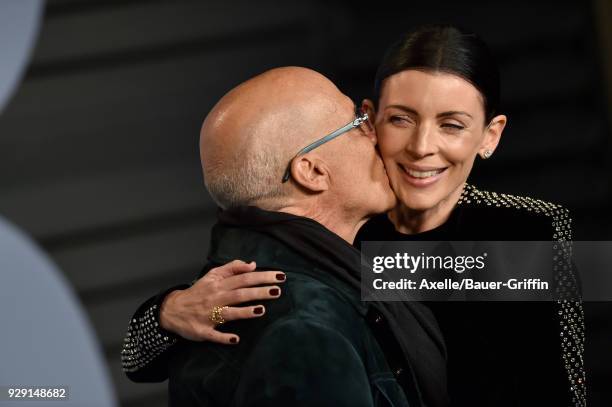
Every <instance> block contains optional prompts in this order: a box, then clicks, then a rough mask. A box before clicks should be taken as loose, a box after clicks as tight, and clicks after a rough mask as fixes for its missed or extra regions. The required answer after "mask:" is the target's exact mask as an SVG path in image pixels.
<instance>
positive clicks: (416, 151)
mask: <svg viewBox="0 0 612 407" xmlns="http://www.w3.org/2000/svg"><path fill="white" fill-rule="evenodd" d="M435 150H436V134H435V130H434V128H433V126H432V125H430V124H427V123H421V124H420V125H419V126H418V127H417V128H416V129H415V131H414V133H413V134H412V135H411V137H410V139H409V141H408V143H407V144H406V151H407V152H408V153H409V154H410V155H412V156H413V158H415V159H418V158H422V157H426V156H428V155H432V154H434V153H435Z"/></svg>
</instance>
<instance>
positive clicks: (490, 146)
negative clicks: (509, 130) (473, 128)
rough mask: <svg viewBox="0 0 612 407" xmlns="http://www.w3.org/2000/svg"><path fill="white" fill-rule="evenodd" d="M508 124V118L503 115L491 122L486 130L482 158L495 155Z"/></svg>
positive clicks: (481, 149)
mask: <svg viewBox="0 0 612 407" xmlns="http://www.w3.org/2000/svg"><path fill="white" fill-rule="evenodd" d="M507 122H508V118H507V117H506V116H505V115H503V114H500V115H498V116H495V117H494V118H493V119H492V120H491V121H490V122H489V125H488V126H487V127H486V128H485V137H484V140H483V142H482V145H481V146H480V151H479V154H480V156H481V157H482V158H489V157H490V156H491V155H492V154H493V152H494V151H495V149H496V148H497V145H498V144H499V140H500V139H501V136H502V133H503V132H504V128H505V127H506V123H507Z"/></svg>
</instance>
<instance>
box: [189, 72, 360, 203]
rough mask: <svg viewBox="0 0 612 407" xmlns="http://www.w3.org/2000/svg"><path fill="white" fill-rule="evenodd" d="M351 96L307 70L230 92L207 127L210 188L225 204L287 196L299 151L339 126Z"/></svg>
mask: <svg viewBox="0 0 612 407" xmlns="http://www.w3.org/2000/svg"><path fill="white" fill-rule="evenodd" d="M347 103H349V104H350V102H348V98H347V97H346V96H345V95H343V94H342V93H341V92H340V91H339V90H338V88H337V87H336V86H335V85H334V84H333V83H332V82H331V81H330V80H329V79H327V78H326V77H324V76H323V75H321V74H319V73H317V72H315V71H312V70H310V69H306V68H298V67H285V68H277V69H272V70H270V71H267V72H265V73H263V74H261V75H259V76H256V77H254V78H252V79H250V80H248V81H246V82H244V83H242V84H241V85H239V86H237V87H236V88H234V89H232V90H231V91H230V92H229V93H227V94H226V95H225V96H224V97H223V98H222V99H221V100H220V101H219V102H218V103H217V104H216V105H215V107H214V108H213V109H212V110H211V112H210V113H209V114H208V116H207V117H206V120H205V121H204V125H203V126H202V132H201V138H200V153H201V159H202V168H203V171H204V179H205V182H206V186H207V188H208V190H209V192H210V194H211V195H212V197H213V199H215V201H216V202H217V204H219V205H220V206H221V207H223V208H228V207H233V206H240V205H255V204H256V203H258V202H259V201H261V200H264V199H265V200H271V199H272V200H273V199H275V198H278V199H282V197H283V195H284V194H286V193H287V190H286V189H285V188H287V187H286V185H284V184H282V183H281V179H282V176H283V172H284V171H285V169H286V166H287V164H288V162H289V160H290V159H291V158H292V157H293V155H294V154H295V153H296V152H297V151H298V150H299V149H300V148H302V147H304V146H305V145H307V144H309V143H311V142H312V141H314V140H316V139H317V138H319V137H322V136H323V135H324V134H326V133H328V132H329V131H333V130H335V127H334V126H336V127H337V124H336V122H337V118H335V115H334V113H336V112H337V111H338V110H341V109H343V108H344V109H346V106H347Z"/></svg>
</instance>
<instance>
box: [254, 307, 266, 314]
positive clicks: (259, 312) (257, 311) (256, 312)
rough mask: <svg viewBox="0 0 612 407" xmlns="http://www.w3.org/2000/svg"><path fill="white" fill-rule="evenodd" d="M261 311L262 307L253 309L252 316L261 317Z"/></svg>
mask: <svg viewBox="0 0 612 407" xmlns="http://www.w3.org/2000/svg"><path fill="white" fill-rule="evenodd" d="M263 311H264V309H263V307H255V309H254V310H253V314H257V315H261V314H263Z"/></svg>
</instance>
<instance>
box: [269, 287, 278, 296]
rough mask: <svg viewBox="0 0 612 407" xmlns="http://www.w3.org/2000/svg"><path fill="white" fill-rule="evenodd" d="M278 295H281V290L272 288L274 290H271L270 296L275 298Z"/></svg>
mask: <svg viewBox="0 0 612 407" xmlns="http://www.w3.org/2000/svg"><path fill="white" fill-rule="evenodd" d="M278 294H280V290H279V289H278V288H272V289H271V290H270V295H274V296H276V295H278Z"/></svg>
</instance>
